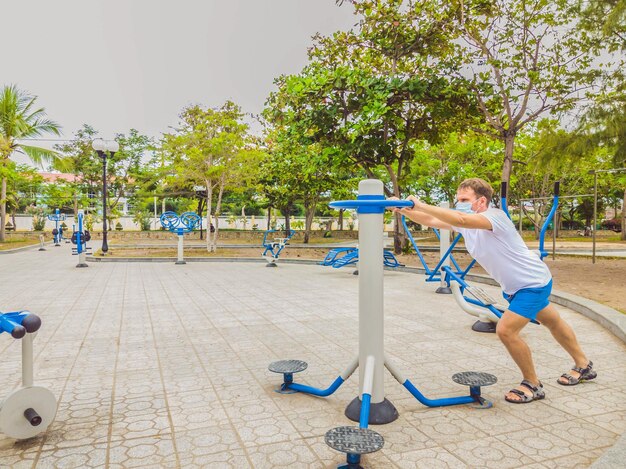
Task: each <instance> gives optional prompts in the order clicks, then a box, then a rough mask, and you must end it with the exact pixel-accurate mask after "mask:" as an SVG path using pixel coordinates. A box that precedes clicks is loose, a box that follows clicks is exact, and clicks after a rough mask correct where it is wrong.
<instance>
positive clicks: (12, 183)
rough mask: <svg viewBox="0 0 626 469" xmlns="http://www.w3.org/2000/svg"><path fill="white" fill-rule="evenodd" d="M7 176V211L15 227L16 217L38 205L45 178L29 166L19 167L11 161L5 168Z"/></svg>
mask: <svg viewBox="0 0 626 469" xmlns="http://www.w3.org/2000/svg"><path fill="white" fill-rule="evenodd" d="M5 170H6V176H7V211H8V213H10V214H11V221H12V223H13V226H14V227H15V226H16V225H15V215H16V214H17V212H19V211H24V210H26V208H27V207H28V206H30V205H35V204H36V203H37V194H38V192H39V190H40V188H41V185H42V183H43V177H42V176H41V175H40V174H39V173H38V172H37V171H36V170H35V169H34V168H32V167H30V166H28V165H18V164H15V163H14V162H13V161H9V162H8V165H7V166H6V167H5Z"/></svg>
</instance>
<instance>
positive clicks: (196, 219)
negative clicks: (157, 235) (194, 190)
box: [160, 212, 202, 265]
mask: <svg viewBox="0 0 626 469" xmlns="http://www.w3.org/2000/svg"><path fill="white" fill-rule="evenodd" d="M160 220H161V226H163V228H165V229H166V230H169V231H170V232H172V233H176V234H177V235H178V257H177V259H176V262H175V263H176V264H178V265H181V264H186V262H185V259H184V257H183V237H184V235H185V234H186V233H191V232H192V231H193V230H195V229H196V228H198V226H200V222H201V221H202V218H201V217H200V215H198V214H197V213H196V212H185V213H183V214H182V215H180V216H178V214H177V213H176V212H164V213H163V214H162V215H161V219H160Z"/></svg>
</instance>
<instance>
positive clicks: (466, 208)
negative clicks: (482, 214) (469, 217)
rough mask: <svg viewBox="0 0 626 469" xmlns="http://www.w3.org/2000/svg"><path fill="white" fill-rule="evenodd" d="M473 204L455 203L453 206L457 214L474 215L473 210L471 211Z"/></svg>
mask: <svg viewBox="0 0 626 469" xmlns="http://www.w3.org/2000/svg"><path fill="white" fill-rule="evenodd" d="M472 205H473V202H457V203H456V205H455V206H454V209H455V210H456V211H458V212H463V213H470V214H471V213H476V211H475V210H472Z"/></svg>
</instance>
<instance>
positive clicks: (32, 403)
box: [0, 386, 57, 440]
mask: <svg viewBox="0 0 626 469" xmlns="http://www.w3.org/2000/svg"><path fill="white" fill-rule="evenodd" d="M28 409H33V410H34V411H35V412H37V414H39V417H41V423H39V424H38V425H32V424H31V422H29V421H28V420H27V419H26V417H24V412H26V410H28ZM56 413H57V402H56V399H55V397H54V394H52V391H50V390H49V389H46V388H42V387H40V386H31V387H28V388H21V389H18V390H17V391H15V392H13V393H12V394H10V395H9V397H7V398H6V399H5V400H4V402H3V403H2V404H1V406H0V432H2V433H4V434H6V435H7V436H10V437H11V438H15V439H18V440H25V439H27V438H32V437H34V436H36V435H38V434H39V433H41V432H44V431H46V429H47V428H48V426H49V425H50V424H51V423H52V421H53V420H54V416H55V415H56ZM37 420H38V419H37Z"/></svg>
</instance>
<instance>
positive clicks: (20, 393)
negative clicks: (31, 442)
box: [0, 311, 57, 440]
mask: <svg viewBox="0 0 626 469" xmlns="http://www.w3.org/2000/svg"><path fill="white" fill-rule="evenodd" d="M40 326H41V319H39V317H38V316H36V315H34V314H32V313H30V312H28V311H17V312H13V313H0V335H1V334H2V333H3V332H7V333H9V334H10V335H11V336H12V337H13V338H14V339H21V340H22V386H21V387H20V388H19V389H17V390H15V391H13V392H12V393H11V394H9V395H8V396H7V398H6V399H4V401H2V402H1V403H0V432H2V433H4V434H5V435H7V436H9V437H11V438H16V439H18V440H23V439H27V438H32V437H34V436H35V435H37V434H39V433H41V432H44V431H46V429H47V428H48V426H49V425H50V424H51V423H52V421H53V420H54V416H55V415H56V411H57V402H56V398H55V397H54V394H52V392H51V391H50V390H49V389H46V388H44V387H41V386H34V385H33V336H34V332H36V331H37V330H38V329H39V327H40Z"/></svg>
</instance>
